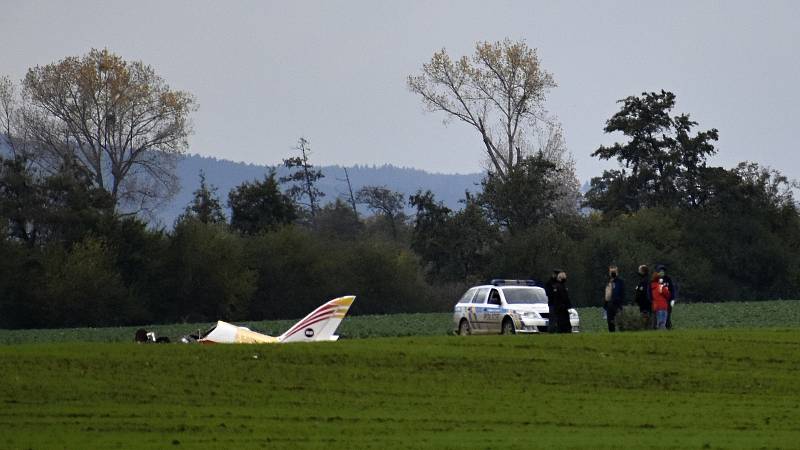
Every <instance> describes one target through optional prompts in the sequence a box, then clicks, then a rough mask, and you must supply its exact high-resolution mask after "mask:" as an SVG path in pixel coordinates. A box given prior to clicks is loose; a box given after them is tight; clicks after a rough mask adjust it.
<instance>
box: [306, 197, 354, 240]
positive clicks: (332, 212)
mask: <svg viewBox="0 0 800 450" xmlns="http://www.w3.org/2000/svg"><path fill="white" fill-rule="evenodd" d="M363 229H364V224H362V223H361V221H360V220H358V217H357V216H356V215H355V214H354V213H353V209H352V206H351V205H348V204H347V203H345V202H344V201H342V199H339V198H337V199H336V201H334V202H332V203H328V204H327V205H325V206H323V207H322V208H321V209H320V210H319V212H318V214H317V227H316V231H317V232H318V233H319V234H320V235H322V236H328V237H330V238H334V239H342V240H352V239H355V238H356V237H358V236H359V234H360V233H361V232H362V231H363Z"/></svg>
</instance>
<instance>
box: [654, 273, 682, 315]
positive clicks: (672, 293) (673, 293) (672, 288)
mask: <svg viewBox="0 0 800 450" xmlns="http://www.w3.org/2000/svg"><path fill="white" fill-rule="evenodd" d="M656 272H658V274H659V275H660V276H661V278H663V279H664V283H666V285H667V286H668V287H669V300H668V301H667V329H668V330H671V329H672V305H674V304H675V297H677V296H678V285H677V284H676V283H675V281H673V280H672V278H671V277H670V276H669V275H667V266H665V265H663V264H659V265H658V266H656Z"/></svg>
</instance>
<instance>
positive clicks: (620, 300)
mask: <svg viewBox="0 0 800 450" xmlns="http://www.w3.org/2000/svg"><path fill="white" fill-rule="evenodd" d="M624 304H625V281H623V280H622V278H620V277H619V269H617V266H610V267H609V268H608V283H607V284H606V295H605V303H603V308H604V309H605V310H606V320H607V321H608V331H609V332H610V333H613V332H614V331H616V329H617V322H616V316H617V313H618V312H621V311H622V305H624Z"/></svg>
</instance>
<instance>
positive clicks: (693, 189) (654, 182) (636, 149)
mask: <svg viewBox="0 0 800 450" xmlns="http://www.w3.org/2000/svg"><path fill="white" fill-rule="evenodd" d="M619 103H622V107H621V109H620V111H618V112H617V113H616V114H614V115H613V116H612V117H611V118H610V119H609V120H608V121H607V122H606V127H605V129H604V131H605V132H606V133H613V132H621V133H622V134H623V135H625V136H626V137H628V138H629V140H628V142H625V143H619V142H618V143H615V144H614V145H612V146H610V147H606V146H601V147H600V148H598V149H597V150H596V151H595V152H594V153H592V156H596V157H598V158H600V159H605V160H608V159H616V160H617V161H619V163H620V165H622V166H623V168H622V169H621V170H616V171H605V172H604V173H603V175H602V176H601V177H598V178H594V179H592V182H591V189H590V190H589V192H588V193H587V195H586V197H587V204H588V205H589V206H591V207H592V208H595V209H598V210H600V211H603V212H606V213H620V212H630V211H637V210H639V209H641V208H646V207H655V206H666V207H692V206H697V205H698V203H699V201H700V198H701V197H702V194H703V186H701V185H700V184H699V183H700V180H701V178H702V172H703V171H704V170H705V168H706V159H707V158H708V156H710V155H713V154H714V153H715V152H716V149H715V148H714V146H713V144H712V141H716V140H717V139H718V137H719V136H718V132H717V130H716V129H711V130H707V131H701V132H697V133H696V134H694V135H692V128H693V127H695V126H696V125H697V122H694V121H692V120H691V119H690V118H689V115H687V114H681V115H677V116H671V112H672V109H673V107H674V106H675V94H673V93H671V92H666V91H663V90H662V91H661V92H650V93H647V92H645V93H643V94H642V95H641V96H640V97H627V98H625V99H622V100H620V101H619Z"/></svg>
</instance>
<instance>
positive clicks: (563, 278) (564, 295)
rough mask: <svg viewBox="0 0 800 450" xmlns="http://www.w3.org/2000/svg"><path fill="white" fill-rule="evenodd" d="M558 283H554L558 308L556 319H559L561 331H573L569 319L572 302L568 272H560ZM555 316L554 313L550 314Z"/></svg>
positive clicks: (555, 301)
mask: <svg viewBox="0 0 800 450" xmlns="http://www.w3.org/2000/svg"><path fill="white" fill-rule="evenodd" d="M556 280H557V283H556V284H555V285H554V290H553V297H554V299H553V300H554V303H555V309H556V314H555V316H556V320H557V321H558V332H559V333H572V324H571V323H570V321H569V310H570V308H572V302H570V301H569V290H568V289H567V274H566V272H559V274H558V276H557V277H556ZM550 317H553V314H552V313H551V314H550Z"/></svg>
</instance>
